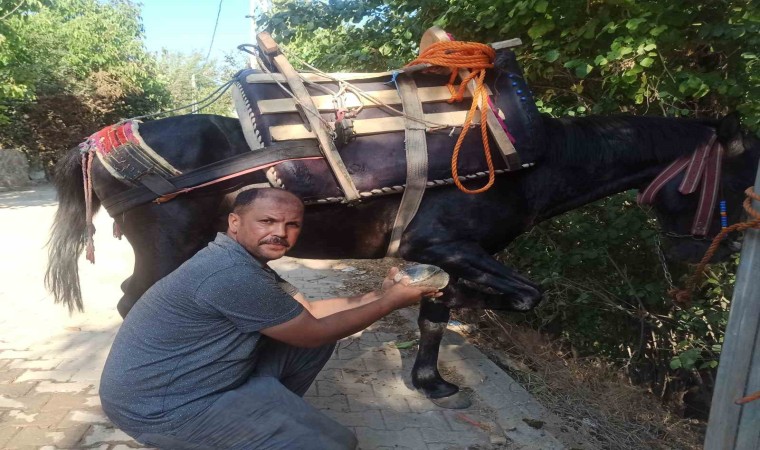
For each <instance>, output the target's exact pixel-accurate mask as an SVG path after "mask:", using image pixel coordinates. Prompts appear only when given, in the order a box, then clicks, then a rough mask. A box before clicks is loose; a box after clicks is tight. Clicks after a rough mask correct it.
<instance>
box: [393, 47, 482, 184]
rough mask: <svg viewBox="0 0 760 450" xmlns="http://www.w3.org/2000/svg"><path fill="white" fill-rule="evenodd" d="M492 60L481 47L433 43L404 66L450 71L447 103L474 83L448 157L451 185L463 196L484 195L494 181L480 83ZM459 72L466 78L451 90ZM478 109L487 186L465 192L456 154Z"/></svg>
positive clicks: (456, 98) (461, 94) (460, 99)
mask: <svg viewBox="0 0 760 450" xmlns="http://www.w3.org/2000/svg"><path fill="white" fill-rule="evenodd" d="M495 57H496V51H495V50H494V49H493V48H492V47H490V46H488V45H485V44H479V43H477V42H463V41H451V42H436V43H435V44H432V45H431V46H430V47H428V48H427V49H425V50H424V51H423V52H422V53H421V54H420V56H419V57H418V58H417V59H415V60H414V61H412V62H410V63H409V64H407V66H413V65H417V64H432V65H434V66H440V67H446V68H449V69H451V78H449V83H448V85H447V86H448V88H449V91H450V92H451V98H450V99H449V100H448V102H449V103H453V102H460V101H462V98H463V97H464V91H465V89H467V83H469V82H470V81H471V80H475V91H474V92H473V96H472V97H473V98H472V105H471V106H470V110H469V111H468V112H467V117H466V119H465V121H464V124H463V125H462V132H461V133H460V134H459V139H457V143H456V145H455V146H454V153H453V155H452V156H451V175H452V177H453V178H454V184H456V185H457V187H458V188H459V190H461V191H462V192H465V193H467V194H479V193H481V192H485V191H487V190H488V189H489V188H490V187H491V186H493V183H494V181H495V180H496V173H495V172H494V166H493V161H492V159H491V148H490V146H489V144H488V126H487V124H486V114H487V112H488V108H489V106H488V91H487V90H486V87H485V84H484V82H483V80H484V79H485V76H486V69H491V68H493V60H494V58H495ZM459 69H468V70H469V71H470V75H468V76H467V77H464V79H463V80H462V82H461V83H459V88H456V89H455V88H454V82H455V81H456V79H457V75H459ZM478 105H480V134H481V137H482V139H483V151H484V153H485V157H486V164H487V165H488V183H486V185H485V186H483V187H481V188H478V189H467V188H466V187H465V186H464V185H463V184H462V182H461V181H460V180H459V170H458V167H457V166H458V162H459V150H460V148H461V147H462V142H463V141H464V137H465V136H466V135H467V131H468V130H469V128H470V124H472V118H473V116H474V114H475V110H476V109H477V108H478Z"/></svg>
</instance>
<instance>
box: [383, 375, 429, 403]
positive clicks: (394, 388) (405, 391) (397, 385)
mask: <svg viewBox="0 0 760 450" xmlns="http://www.w3.org/2000/svg"><path fill="white" fill-rule="evenodd" d="M372 387H373V388H374V390H375V395H377V396H378V397H391V396H401V397H407V398H408V397H416V398H421V399H424V398H425V396H424V395H423V394H421V393H420V392H419V391H417V390H416V389H411V388H409V387H408V386H406V385H405V384H404V381H403V380H402V379H400V378H397V379H395V380H390V381H372Z"/></svg>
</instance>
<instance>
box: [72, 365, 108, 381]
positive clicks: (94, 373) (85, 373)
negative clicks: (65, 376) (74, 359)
mask: <svg viewBox="0 0 760 450" xmlns="http://www.w3.org/2000/svg"><path fill="white" fill-rule="evenodd" d="M102 374H103V368H102V367H100V368H98V369H82V370H78V371H77V372H75V373H74V375H72V376H71V381H84V382H89V383H90V384H97V383H99V382H100V376H101V375H102Z"/></svg>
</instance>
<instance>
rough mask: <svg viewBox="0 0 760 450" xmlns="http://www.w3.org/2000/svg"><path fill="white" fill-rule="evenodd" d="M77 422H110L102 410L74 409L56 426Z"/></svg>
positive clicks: (64, 426)
mask: <svg viewBox="0 0 760 450" xmlns="http://www.w3.org/2000/svg"><path fill="white" fill-rule="evenodd" d="M79 423H91V424H94V423H105V424H107V423H110V420H108V417H106V415H105V413H103V410H87V411H83V410H75V411H71V412H69V413H68V414H67V415H66V416H65V417H64V419H63V420H62V421H61V422H60V423H59V424H58V428H66V427H68V426H71V425H76V424H79Z"/></svg>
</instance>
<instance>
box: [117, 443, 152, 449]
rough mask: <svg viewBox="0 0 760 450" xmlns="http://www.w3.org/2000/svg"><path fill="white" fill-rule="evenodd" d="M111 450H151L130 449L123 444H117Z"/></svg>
mask: <svg viewBox="0 0 760 450" xmlns="http://www.w3.org/2000/svg"><path fill="white" fill-rule="evenodd" d="M111 450H151V449H150V448H148V447H130V446H128V445H124V444H118V445H114V446H113V447H111Z"/></svg>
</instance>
